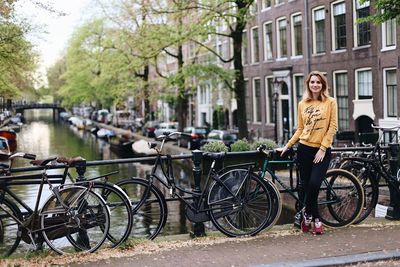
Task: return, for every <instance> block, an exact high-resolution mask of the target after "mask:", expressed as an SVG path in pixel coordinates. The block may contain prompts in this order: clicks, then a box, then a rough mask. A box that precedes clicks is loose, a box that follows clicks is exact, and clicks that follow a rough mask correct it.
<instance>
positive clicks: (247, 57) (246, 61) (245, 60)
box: [242, 30, 249, 66]
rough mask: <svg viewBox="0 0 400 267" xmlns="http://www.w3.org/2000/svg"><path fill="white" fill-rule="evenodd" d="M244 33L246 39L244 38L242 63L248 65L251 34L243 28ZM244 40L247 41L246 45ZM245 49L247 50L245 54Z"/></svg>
mask: <svg viewBox="0 0 400 267" xmlns="http://www.w3.org/2000/svg"><path fill="white" fill-rule="evenodd" d="M242 35H243V36H245V37H246V39H242V64H243V65H244V66H246V65H248V64H249V35H248V33H247V30H243V32H242ZM243 42H246V45H243ZM243 48H245V49H243ZM243 50H245V52H244V55H243Z"/></svg>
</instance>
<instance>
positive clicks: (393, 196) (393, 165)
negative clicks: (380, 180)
mask: <svg viewBox="0 0 400 267" xmlns="http://www.w3.org/2000/svg"><path fill="white" fill-rule="evenodd" d="M389 150H390V159H389V163H390V175H391V176H392V178H394V179H395V180H396V179H397V177H396V175H397V168H398V165H399V163H398V160H399V159H398V156H399V144H396V143H391V144H389ZM399 182H400V181H397V182H396V181H394V182H390V183H389V185H388V186H389V192H390V206H389V207H388V210H387V213H386V217H385V218H386V219H389V220H400V194H399V192H400V191H399Z"/></svg>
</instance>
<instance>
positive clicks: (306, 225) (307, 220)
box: [301, 211, 312, 233]
mask: <svg viewBox="0 0 400 267" xmlns="http://www.w3.org/2000/svg"><path fill="white" fill-rule="evenodd" d="M302 213H303V215H302V217H303V218H302V220H301V231H302V232H303V233H308V232H310V228H311V221H312V216H307V215H306V214H305V212H304V211H303V212H302Z"/></svg>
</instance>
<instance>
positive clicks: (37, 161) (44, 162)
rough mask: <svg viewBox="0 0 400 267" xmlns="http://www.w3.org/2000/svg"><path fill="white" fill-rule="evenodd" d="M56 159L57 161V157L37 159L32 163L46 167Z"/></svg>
mask: <svg viewBox="0 0 400 267" xmlns="http://www.w3.org/2000/svg"><path fill="white" fill-rule="evenodd" d="M55 159H57V157H51V158H47V159H37V160H32V161H31V162H30V163H31V164H32V165H34V166H45V165H47V164H48V163H50V162H52V161H53V160H55Z"/></svg>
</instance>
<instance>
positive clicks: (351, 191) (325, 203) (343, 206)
mask: <svg viewBox="0 0 400 267" xmlns="http://www.w3.org/2000/svg"><path fill="white" fill-rule="evenodd" d="M257 150H258V151H259V152H261V153H263V154H265V155H266V157H265V159H264V161H263V163H262V167H261V170H260V172H259V176H260V177H262V178H263V179H265V180H267V181H268V180H269V181H272V182H273V183H275V182H277V183H278V184H279V185H280V187H281V188H282V189H281V190H280V192H281V193H289V195H290V196H291V197H293V198H294V199H295V200H296V205H295V206H296V207H295V209H296V211H298V212H299V211H300V210H301V209H302V207H304V203H303V199H304V195H303V193H302V186H301V184H300V180H299V175H298V170H297V165H296V159H295V158H294V157H293V150H291V151H289V152H288V153H289V155H290V156H289V157H288V159H283V160H270V159H272V158H273V154H274V153H276V154H277V152H276V151H274V150H267V149H266V147H265V145H261V146H259V147H258V148H257ZM269 164H285V165H288V166H289V179H290V180H289V182H290V185H289V186H288V185H286V184H285V183H284V182H283V179H282V178H280V177H279V176H278V175H277V174H276V172H275V171H274V170H273V169H272V168H270V167H269ZM293 169H295V172H296V182H295V183H294V179H293ZM296 193H297V194H296ZM363 202H364V191H363V188H362V186H361V184H360V182H359V181H358V180H357V178H356V177H355V176H354V175H352V174H351V173H350V172H348V171H345V170H341V169H331V170H328V172H327V174H326V176H325V178H324V180H323V181H322V185H321V188H320V191H319V195H318V212H319V215H320V219H321V221H322V222H323V223H324V224H325V225H327V226H330V227H344V226H347V225H349V224H351V223H353V222H354V221H355V220H356V219H357V218H358V216H359V215H360V213H361V209H362V204H363Z"/></svg>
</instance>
